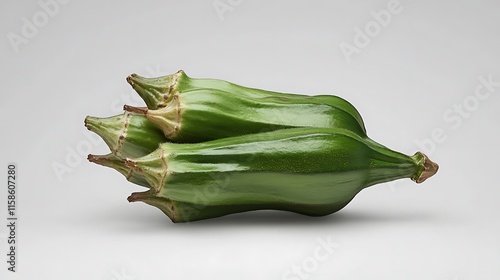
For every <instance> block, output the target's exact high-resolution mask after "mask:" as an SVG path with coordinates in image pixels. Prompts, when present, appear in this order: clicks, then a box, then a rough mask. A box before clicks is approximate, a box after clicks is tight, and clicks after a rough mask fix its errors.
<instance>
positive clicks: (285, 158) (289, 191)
mask: <svg viewBox="0 0 500 280" xmlns="http://www.w3.org/2000/svg"><path fill="white" fill-rule="evenodd" d="M126 165H127V166H128V167H130V168H131V169H133V170H134V171H135V172H137V173H138V174H140V175H142V176H143V177H144V179H145V180H146V181H147V182H148V183H149V185H150V186H151V187H152V188H151V189H150V190H149V191H147V192H144V193H135V194H132V196H131V197H130V198H129V201H143V202H146V203H148V204H151V205H153V206H155V207H158V208H160V210H162V211H163V212H164V213H165V214H167V215H169V217H170V218H171V219H172V220H173V221H174V222H181V221H187V220H196V219H199V218H200V219H201V218H202V217H203V218H204V217H206V216H199V215H201V213H198V214H197V215H192V216H188V217H183V216H182V215H186V214H185V211H184V210H185V209H183V208H182V207H183V206H179V205H183V203H184V204H186V205H191V206H190V207H191V208H192V207H193V206H192V205H202V206H205V207H209V206H210V207H211V208H209V209H210V215H209V216H212V217H216V216H221V215H226V214H230V213H235V212H241V211H249V210H257V209H275V210H286V211H292V212H297V213H300V214H305V215H311V216H321V215H327V214H330V213H334V212H336V211H338V210H340V209H341V208H343V207H344V206H345V205H347V203H349V201H351V199H353V198H354V196H355V195H356V194H357V193H358V192H359V191H361V190H362V189H364V188H366V187H368V186H371V185H374V184H377V183H382V182H387V181H391V180H396V179H401V178H411V179H412V180H414V181H416V182H418V183H420V182H423V181H424V180H425V179H427V178H429V177H430V176H432V175H433V174H434V173H435V172H436V171H437V168H438V167H437V165H436V164H434V163H433V162H432V161H430V160H429V159H428V158H427V157H426V156H425V155H423V154H422V153H416V154H415V155H413V156H406V155H404V154H401V153H398V152H395V151H393V150H390V149H388V148H386V147H384V146H382V145H380V144H376V143H375V142H373V141H371V140H370V139H368V138H366V137H361V136H359V135H357V134H355V133H353V132H351V131H349V130H345V129H325V128H295V129H284V130H277V131H273V132H266V133H260V134H253V135H244V136H239V137H231V138H224V139H218V140H213V141H209V142H203V143H197V144H174V143H165V144H162V145H161V146H160V148H159V149H157V150H156V151H154V152H153V153H151V154H149V155H146V156H144V157H141V158H137V159H126ZM207 193H208V194H210V195H207ZM176 207H177V208H178V209H177V210H175V209H174V208H176ZM179 207H180V208H179ZM186 207H187V206H186ZM195 208H196V207H195ZM172 209H174V210H172ZM216 209H218V210H216ZM207 211H208V210H207ZM182 213H184V214H182ZM205 215H208V214H207V213H205Z"/></svg>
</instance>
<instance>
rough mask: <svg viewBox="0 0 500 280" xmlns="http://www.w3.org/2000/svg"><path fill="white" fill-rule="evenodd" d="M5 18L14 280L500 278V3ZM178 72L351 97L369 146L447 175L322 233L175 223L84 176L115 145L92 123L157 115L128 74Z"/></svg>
mask: <svg viewBox="0 0 500 280" xmlns="http://www.w3.org/2000/svg"><path fill="white" fill-rule="evenodd" d="M0 11H1V12H0V13H1V17H0V21H1V26H0V34H1V35H2V38H3V39H2V40H0V50H1V53H0V75H1V88H2V93H1V102H0V112H1V118H0V129H1V130H0V131H1V138H0V141H1V145H0V156H1V157H0V159H1V160H0V166H1V168H0V169H1V170H5V171H3V172H5V173H3V175H0V177H1V178H5V179H1V180H0V181H1V182H2V183H1V186H0V187H1V189H2V191H1V192H0V194H1V198H0V218H1V220H2V222H1V225H2V226H1V227H0V260H1V262H0V278H1V279H85V280H87V279H103V280H110V279H113V280H132V279H133V280H159V279H385V280H387V279H407V280H413V279H426V280H446V279H448V280H465V279H484V280H486V279H499V277H500V268H499V267H498V263H500V239H499V238H498V236H500V219H499V218H500V204H499V203H498V199H499V198H500V187H499V185H498V179H497V177H496V175H498V174H497V172H498V167H499V163H498V158H499V157H500V149H499V148H498V141H499V136H500V133H499V129H498V121H499V120H500V119H499V118H500V113H499V112H500V111H499V110H498V108H499V105H500V69H499V62H500V51H499V50H500V36H499V35H500V34H499V32H500V31H499V26H500V17H499V16H498V15H499V13H500V4H499V3H498V2H497V1H451V0H446V1H439V2H438V1H417V0H414V1H410V0H399V1H398V0H377V1H326V0H325V1H305V0H304V1H291V0H286V1H285V0H280V1H262V0H259V1H257V0H256V1H247V0H207V1H172V0H169V1H167V0H163V1H161V0H146V1H81V0H71V1H69V0H64V1H63V0H39V1H35V0H33V1H14V0H7V1H2V2H1V3H0ZM179 69H183V70H185V71H186V73H187V74H188V75H190V76H192V77H200V78H201V77H204V78H219V79H225V80H229V81H232V82H235V83H238V84H242V85H246V86H251V87H257V88H263V89H269V90H275V91H282V92H296V93H303V94H310V95H314V94H320V93H322V94H325V93H326V94H336V95H339V96H342V97H343V98H345V99H347V100H349V101H350V102H351V103H353V104H354V105H355V106H356V107H357V108H358V110H359V111H360V112H361V114H362V116H363V117H364V120H365V122H366V127H367V130H368V134H369V135H370V137H371V138H372V139H374V140H376V141H378V142H379V143H382V144H384V145H386V146H388V147H390V148H393V149H395V150H398V151H401V152H404V153H406V154H413V153H414V152H415V151H417V150H422V151H424V152H426V153H427V154H428V155H429V156H430V157H431V158H432V159H433V160H434V161H436V162H437V163H439V164H440V167H441V168H440V171H439V172H438V174H437V175H436V176H435V177H433V178H431V179H429V180H428V181H427V182H425V183H423V184H421V185H416V184H414V183H413V182H412V181H410V180H401V181H396V182H394V183H388V184H382V185H377V186H373V187H371V188H369V189H366V190H364V191H362V192H361V193H360V194H359V195H358V196H357V197H356V198H355V199H354V200H353V201H352V202H351V203H350V204H349V205H348V206H347V207H346V208H344V209H343V210H342V211H340V212H338V213H336V214H333V215H330V216H326V217H322V218H310V217H304V216H299V215H296V214H292V213H280V212H272V211H260V212H253V213H244V214H238V215H232V216H226V217H223V218H219V219H213V220H206V221H201V222H195V223H189V224H173V223H171V222H170V220H169V219H168V218H167V217H166V216H164V215H163V214H162V213H161V212H160V211H158V210H157V209H155V208H153V207H151V206H148V205H146V204H141V203H134V204H129V203H128V202H127V201H126V197H127V196H128V195H129V194H130V193H131V192H133V191H138V188H137V187H136V186H134V185H132V184H130V183H128V182H126V181H125V180H124V178H123V177H122V176H121V175H120V174H118V173H117V172H115V171H113V170H111V169H107V168H103V167H100V166H97V165H93V164H90V163H88V162H87V161H86V154H88V153H95V154H103V153H107V147H106V146H105V144H104V142H102V141H100V140H95V136H94V135H93V134H91V133H90V132H88V131H87V130H86V129H85V127H84V126H83V119H84V118H85V116H87V115H93V116H100V117H105V116H111V115H115V114H119V113H121V107H122V106H123V104H125V103H127V104H131V105H139V106H141V104H142V103H141V101H140V100H139V99H138V97H137V96H136V94H135V93H134V92H133V90H132V89H131V88H130V86H129V85H128V84H127V83H126V81H125V77H126V76H127V75H129V74H131V73H134V72H135V73H138V74H140V75H143V76H148V77H153V76H160V75H165V74H171V73H174V72H176V71H177V70H179ZM10 162H15V163H17V165H18V181H17V184H18V189H17V190H18V208H17V215H18V218H19V220H18V232H17V238H18V240H17V241H18V249H17V263H16V270H17V272H16V273H12V272H10V271H8V270H7V267H8V264H7V254H8V248H9V247H8V235H9V233H8V228H7V226H6V225H7V220H6V218H7V183H6V180H7V179H6V178H7V173H6V170H7V165H8V163H10ZM61 166H63V167H64V168H62V167H61ZM56 167H58V168H56ZM61 168H62V169H61ZM57 170H59V171H57ZM61 170H63V171H61ZM4 223H5V224H4ZM319 251H321V256H320V255H318V254H317V252H319Z"/></svg>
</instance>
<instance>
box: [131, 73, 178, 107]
mask: <svg viewBox="0 0 500 280" xmlns="http://www.w3.org/2000/svg"><path fill="white" fill-rule="evenodd" d="M183 74H184V72H183V71H182V70H181V71H178V72H177V73H175V74H172V75H166V76H161V77H157V78H145V77H141V76H139V75H137V74H135V73H134V74H131V75H129V76H128V77H127V82H128V83H129V84H130V85H131V86H132V88H133V89H134V90H135V91H136V92H137V93H138V94H139V96H140V97H141V98H142V99H143V100H144V102H145V103H146V106H147V107H148V108H149V109H157V108H160V107H164V106H166V105H167V103H168V100H169V99H170V96H171V92H172V91H173V89H174V88H175V86H176V83H177V79H178V77H179V76H180V75H183Z"/></svg>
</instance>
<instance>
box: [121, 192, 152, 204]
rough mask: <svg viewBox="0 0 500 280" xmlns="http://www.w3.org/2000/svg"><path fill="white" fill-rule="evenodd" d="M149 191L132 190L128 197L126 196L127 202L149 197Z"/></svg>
mask: <svg viewBox="0 0 500 280" xmlns="http://www.w3.org/2000/svg"><path fill="white" fill-rule="evenodd" d="M151 194H152V192H151V191H145V192H134V193H132V194H131V195H129V197H127V200H128V202H137V201H144V200H147V199H148V198H151Z"/></svg>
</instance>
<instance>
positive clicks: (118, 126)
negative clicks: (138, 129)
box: [85, 112, 131, 153]
mask: <svg viewBox="0 0 500 280" xmlns="http://www.w3.org/2000/svg"><path fill="white" fill-rule="evenodd" d="M130 116H131V114H130V113H128V112H125V113H124V114H121V115H117V116H113V117H109V118H97V117H91V116H87V117H86V118H85V127H87V129H88V130H90V131H92V132H94V133H96V134H97V135H99V136H100V137H101V138H102V139H103V140H104V142H105V143H106V145H107V146H108V147H109V149H110V150H111V151H112V152H114V153H118V149H119V147H120V145H121V142H122V141H123V137H124V133H125V131H126V130H125V129H126V127H127V123H128V121H129V119H130Z"/></svg>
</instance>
